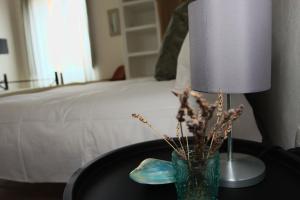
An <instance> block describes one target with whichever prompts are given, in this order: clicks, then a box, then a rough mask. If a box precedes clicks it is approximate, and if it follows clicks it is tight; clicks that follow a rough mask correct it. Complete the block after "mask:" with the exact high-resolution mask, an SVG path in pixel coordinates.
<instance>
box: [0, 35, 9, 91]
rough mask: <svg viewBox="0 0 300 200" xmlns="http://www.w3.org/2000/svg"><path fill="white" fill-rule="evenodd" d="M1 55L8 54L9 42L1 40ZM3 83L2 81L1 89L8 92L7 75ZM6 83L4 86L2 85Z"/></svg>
mask: <svg viewBox="0 0 300 200" xmlns="http://www.w3.org/2000/svg"><path fill="white" fill-rule="evenodd" d="M0 54H8V46H7V40H6V39H0ZM3 78H4V79H3V81H0V87H1V88H3V89H5V90H8V82H7V75H6V74H4V75H3ZM2 83H4V86H2V85H1V84H2Z"/></svg>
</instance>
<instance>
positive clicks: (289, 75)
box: [257, 0, 300, 149]
mask: <svg viewBox="0 0 300 200" xmlns="http://www.w3.org/2000/svg"><path fill="white" fill-rule="evenodd" d="M299 10H300V1H299V0H273V61H272V62H273V66H272V89H271V91H269V92H268V93H267V94H265V95H262V96H259V97H258V98H259V99H257V100H258V107H257V108H258V112H259V113H258V114H259V115H260V118H261V119H262V121H263V125H264V127H263V128H264V129H265V132H266V134H267V136H268V137H269V140H270V142H271V143H273V144H274V145H280V146H282V147H284V148H287V149H288V148H293V147H295V146H300V143H299V142H300V140H299V139H298V143H299V144H297V143H296V138H297V137H296V133H297V130H298V127H299V126H300V12H299ZM298 134H299V136H300V131H298ZM298 138H299V137H298Z"/></svg>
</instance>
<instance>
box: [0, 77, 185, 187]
mask: <svg viewBox="0 0 300 200" xmlns="http://www.w3.org/2000/svg"><path fill="white" fill-rule="evenodd" d="M173 85H174V81H165V82H157V81H155V80H154V79H153V78H144V79H136V80H128V81H118V82H100V83H93V84H87V85H78V86H70V87H62V88H57V89H51V90H47V91H44V92H38V93H32V94H21V95H13V96H7V97H3V98H0V162H1V164H0V178H1V179H6V180H14V181H22V182H35V183H39V182H66V181H67V180H68V178H69V177H70V176H71V175H72V173H73V172H74V171H76V170H77V169H78V168H80V167H81V166H83V165H85V164H86V163H87V162H89V161H91V160H93V159H95V158H96V157H98V156H101V155H102V154H104V153H106V152H109V151H111V150H113V149H116V148H119V147H122V146H126V145H129V144H133V143H137V142H142V141H148V140H154V139H157V138H159V136H157V135H155V134H154V133H152V131H151V130H150V129H149V128H147V127H145V126H144V125H143V124H140V123H139V122H137V121H135V120H133V119H132V118H131V114H132V113H141V114H143V115H144V116H145V117H146V118H147V119H148V120H149V121H150V122H151V123H152V125H153V126H155V127H157V129H159V130H161V131H162V132H163V133H167V134H169V135H173V136H174V135H175V127H176V119H175V116H176V112H177V109H178V106H179V102H178V99H177V98H175V97H174V95H173V94H172V93H171V90H172V88H173Z"/></svg>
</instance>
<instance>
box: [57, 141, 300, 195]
mask: <svg viewBox="0 0 300 200" xmlns="http://www.w3.org/2000/svg"><path fill="white" fill-rule="evenodd" d="M224 149H226V147H225V146H224V147H222V149H221V151H224ZM234 150H235V152H241V153H248V154H251V155H254V156H257V157H260V158H261V159H262V160H263V161H264V162H265V164H266V168H267V169H266V177H265V179H264V181H263V182H261V183H259V184H258V185H256V186H253V187H248V188H242V189H228V188H220V191H219V200H223V199H225V200H235V199H237V200H260V199H266V200H267V199H272V200H276V199H283V200H294V199H300V158H299V157H298V156H296V155H294V154H292V153H288V152H286V151H284V150H283V149H281V148H279V147H266V146H263V145H262V144H259V143H256V142H250V141H244V140H234ZM171 151H172V149H170V148H169V146H167V145H166V144H165V142H164V141H162V140H158V141H151V142H145V143H140V144H135V145H131V146H128V147H124V148H121V149H118V150H116V151H113V152H110V153H108V154H106V155H104V156H102V157H100V158H98V159H96V160H95V161H93V162H91V163H90V164H88V165H87V166H86V167H84V168H81V169H79V170H77V171H76V172H75V173H74V174H73V176H72V177H71V179H70V181H69V183H68V184H67V186H66V188H65V191H64V197H63V199H64V200H125V199H129V200H176V190H175V186H174V184H168V185H156V186H152V185H141V184H138V183H135V182H134V181H132V180H131V179H130V178H129V176H128V174H129V172H130V171H131V170H133V169H134V168H135V167H137V166H138V164H139V163H140V162H141V161H142V160H144V159H145V158H158V159H165V160H170V153H171Z"/></svg>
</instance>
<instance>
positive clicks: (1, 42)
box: [0, 39, 8, 54]
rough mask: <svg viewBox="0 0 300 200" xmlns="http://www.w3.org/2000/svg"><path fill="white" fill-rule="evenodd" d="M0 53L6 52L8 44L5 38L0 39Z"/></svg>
mask: <svg viewBox="0 0 300 200" xmlns="http://www.w3.org/2000/svg"><path fill="white" fill-rule="evenodd" d="M0 54H8V46H7V40H6V39H0Z"/></svg>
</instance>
